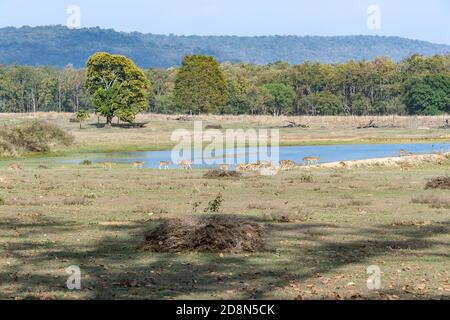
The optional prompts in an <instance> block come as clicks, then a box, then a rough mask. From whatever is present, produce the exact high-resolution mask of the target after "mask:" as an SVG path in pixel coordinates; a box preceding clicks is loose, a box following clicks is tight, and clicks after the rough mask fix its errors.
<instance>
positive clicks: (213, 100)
mask: <svg viewBox="0 0 450 320" xmlns="http://www.w3.org/2000/svg"><path fill="white" fill-rule="evenodd" d="M227 99H228V91H227V84H226V82H225V77H224V75H223V73H222V71H221V70H220V66H219V64H218V63H217V62H216V61H215V60H214V58H213V57H209V56H199V55H194V56H186V57H185V58H184V59H183V63H182V66H181V68H180V70H179V71H178V74H177V77H176V80H175V103H176V104H177V106H178V107H179V108H180V109H181V110H185V111H187V112H189V113H202V112H206V113H214V112H216V111H217V110H218V108H219V107H221V106H224V105H225V103H226V102H227Z"/></svg>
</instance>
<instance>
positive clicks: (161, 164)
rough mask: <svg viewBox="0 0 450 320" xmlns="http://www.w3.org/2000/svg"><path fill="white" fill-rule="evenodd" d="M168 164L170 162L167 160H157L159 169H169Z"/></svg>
mask: <svg viewBox="0 0 450 320" xmlns="http://www.w3.org/2000/svg"><path fill="white" fill-rule="evenodd" d="M169 165H170V162H169V161H160V162H159V170H163V169H164V170H169Z"/></svg>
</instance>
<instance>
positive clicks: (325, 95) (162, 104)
mask: <svg viewBox="0 0 450 320" xmlns="http://www.w3.org/2000/svg"><path fill="white" fill-rule="evenodd" d="M91 62H92V60H91ZM125 65H126V63H125ZM100 68H101V66H100ZM99 70H100V69H99ZM140 71H142V74H143V75H144V77H143V78H142V77H141V73H139V72H137V71H133V72H134V75H133V76H132V78H130V79H133V80H132V81H131V80H128V81H127V80H126V79H125V78H123V79H122V80H123V81H124V83H125V84H126V85H127V88H128V90H131V91H133V88H134V87H136V86H137V88H138V89H136V90H138V91H139V92H141V91H140V90H145V94H144V93H143V92H142V93H139V95H138V96H136V95H135V97H138V99H137V100H136V101H138V107H137V108H134V110H136V111H143V110H144V111H149V112H155V113H166V114H175V113H186V114H199V113H212V114H253V115H261V114H271V115H281V114H285V115H373V114H377V115H378V114H379V115H385V114H424V115H434V114H441V113H450V55H436V56H431V57H424V56H421V55H413V56H411V57H409V58H407V59H405V60H403V61H400V62H394V61H392V60H390V59H389V58H376V59H374V60H372V61H349V62H347V63H340V64H324V63H312V62H305V63H303V64H299V65H289V64H288V63H285V62H278V63H273V64H267V65H257V64H246V63H239V64H232V63H223V64H218V63H217V62H216V61H215V60H214V58H212V57H209V56H201V55H194V56H187V57H185V58H184V59H183V62H182V65H181V66H180V67H172V68H168V69H154V68H152V69H146V70H140ZM87 77H89V72H87V71H86V70H84V69H74V68H73V67H72V66H67V67H66V68H63V69H60V68H55V67H29V66H16V65H12V66H0V112H37V111H57V112H77V111H79V110H88V111H95V110H97V111H98V105H99V104H101V103H103V104H105V103H106V104H108V102H107V100H106V102H105V100H104V99H111V97H110V96H108V94H118V95H120V92H121V90H119V89H120V88H116V90H115V91H111V90H112V89H111V90H110V89H109V88H106V87H105V88H103V90H105V89H108V90H109V91H108V90H106V91H103V92H96V91H93V90H92V86H91V87H90V86H89V85H88V83H89V81H87V80H89V79H87ZM91 78H92V74H91ZM111 79H112V78H111ZM90 80H92V79H90ZM97 80H98V79H97ZM92 81H94V80H92ZM133 86H134V87H133ZM99 97H103V98H104V99H103V100H102V101H99ZM121 99H122V104H125V100H124V99H126V96H123V95H122V97H121ZM143 99H145V101H143ZM111 101H112V100H111ZM133 101H134V100H133ZM111 103H112V102H111ZM128 103H129V104H130V103H131V104H133V103H134V102H128ZM108 107H109V106H108ZM103 108H105V106H104V107H103ZM130 108H132V109H133V106H131V105H130ZM121 110H122V111H121V117H122V118H123V119H124V120H127V119H129V120H132V119H133V118H134V117H133V113H134V112H131V113H130V114H128V115H127V114H125V113H124V112H123V110H124V109H121ZM127 112H128V111H127Z"/></svg>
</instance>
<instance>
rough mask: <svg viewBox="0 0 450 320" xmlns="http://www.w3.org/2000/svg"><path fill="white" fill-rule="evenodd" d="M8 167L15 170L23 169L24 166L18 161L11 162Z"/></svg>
mask: <svg viewBox="0 0 450 320" xmlns="http://www.w3.org/2000/svg"><path fill="white" fill-rule="evenodd" d="M8 169H9V170H14V171H19V170H22V167H21V166H20V165H19V164H18V163H11V164H10V165H9V166H8Z"/></svg>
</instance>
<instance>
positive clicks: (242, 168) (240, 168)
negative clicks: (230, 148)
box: [236, 163, 250, 171]
mask: <svg viewBox="0 0 450 320" xmlns="http://www.w3.org/2000/svg"><path fill="white" fill-rule="evenodd" d="M249 167H250V165H249V164H246V163H239V164H238V165H237V166H236V170H237V171H247V170H248V169H249Z"/></svg>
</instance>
